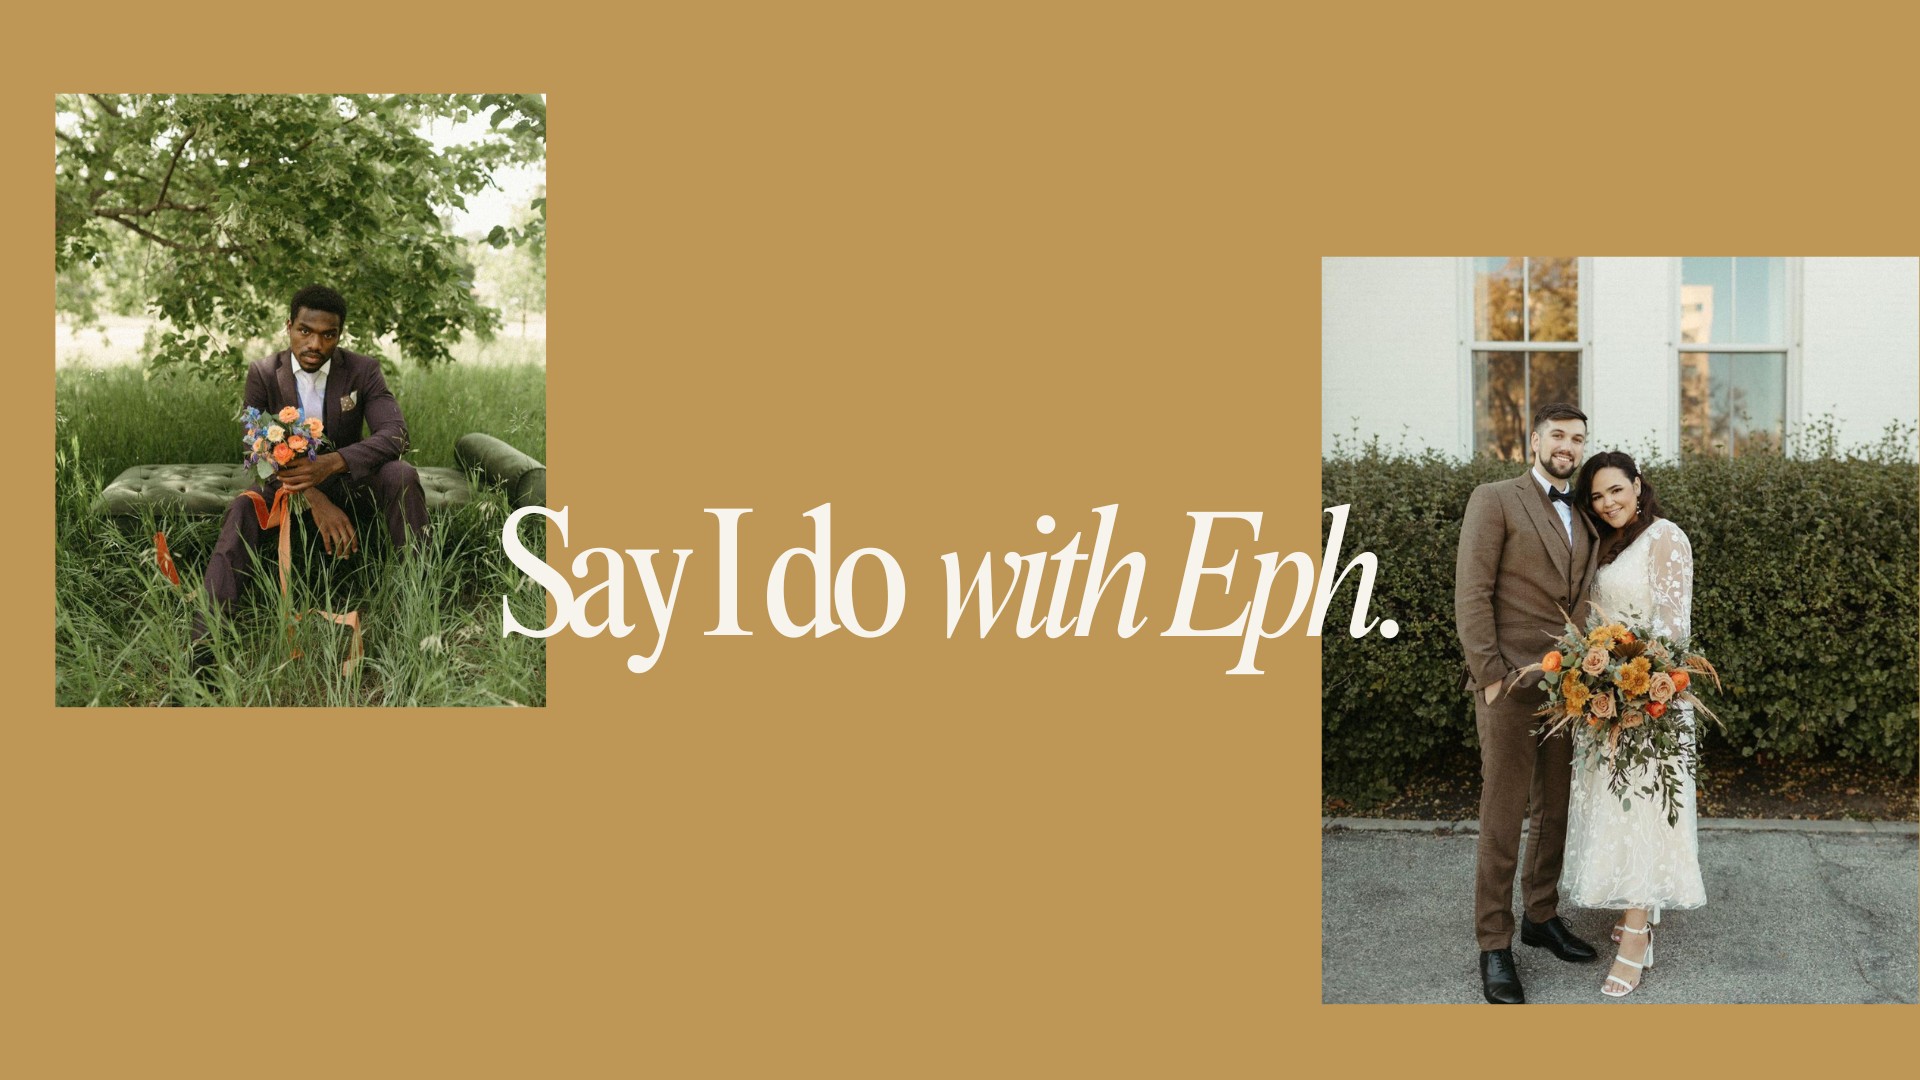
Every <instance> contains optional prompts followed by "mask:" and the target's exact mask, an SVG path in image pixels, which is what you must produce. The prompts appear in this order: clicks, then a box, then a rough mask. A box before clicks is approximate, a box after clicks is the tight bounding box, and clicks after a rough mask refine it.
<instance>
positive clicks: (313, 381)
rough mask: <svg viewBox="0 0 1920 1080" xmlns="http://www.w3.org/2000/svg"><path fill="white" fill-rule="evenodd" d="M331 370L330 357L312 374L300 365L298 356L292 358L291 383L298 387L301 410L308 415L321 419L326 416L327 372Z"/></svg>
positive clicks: (331, 359)
mask: <svg viewBox="0 0 1920 1080" xmlns="http://www.w3.org/2000/svg"><path fill="white" fill-rule="evenodd" d="M332 370H333V358H332V357H328V358H327V362H326V363H324V364H321V365H320V370H319V371H316V372H313V373H312V374H308V372H307V369H306V368H303V367H301V366H300V358H299V357H298V356H295V357H294V358H293V384H294V385H295V386H296V387H299V389H300V411H301V412H303V413H306V414H307V415H308V416H318V417H320V418H322V419H323V420H324V419H325V418H326V415H327V412H326V403H327V372H329V371H332Z"/></svg>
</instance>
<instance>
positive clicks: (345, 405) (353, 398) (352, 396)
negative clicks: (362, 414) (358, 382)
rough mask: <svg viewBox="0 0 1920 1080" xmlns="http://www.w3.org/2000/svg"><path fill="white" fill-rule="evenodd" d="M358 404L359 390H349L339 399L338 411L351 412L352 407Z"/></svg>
mask: <svg viewBox="0 0 1920 1080" xmlns="http://www.w3.org/2000/svg"><path fill="white" fill-rule="evenodd" d="M358 404H360V391H358V390H354V391H351V392H349V393H348V394H347V396H346V397H343V398H341V399H340V411H341V412H352V411H353V407H354V406H355V405H358Z"/></svg>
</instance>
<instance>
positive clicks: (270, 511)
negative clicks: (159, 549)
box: [163, 487, 361, 675]
mask: <svg viewBox="0 0 1920 1080" xmlns="http://www.w3.org/2000/svg"><path fill="white" fill-rule="evenodd" d="M244 494H245V495H246V496H247V498H249V499H252V500H253V516H254V518H255V519H256V520H258V521H259V522H260V528H261V529H263V530H264V529H274V528H277V529H279V530H280V595H281V597H282V598H285V597H286V595H287V571H288V569H290V568H291V567H292V566H293V529H292V528H291V527H290V526H291V525H292V519H293V502H292V496H293V493H292V492H290V491H288V490H287V489H286V488H284V487H283V488H280V489H279V490H278V491H275V492H274V493H273V505H271V506H269V505H267V500H266V499H265V498H264V497H263V496H262V495H261V494H260V493H259V492H257V491H255V490H253V489H252V488H248V489H247V490H246V491H245V493H244ZM163 557H164V556H163ZM307 615H318V616H320V617H321V618H323V619H326V620H328V621H329V622H332V623H334V624H335V625H337V626H344V627H346V628H347V629H349V630H351V631H353V644H352V645H351V646H350V647H349V648H348V649H347V659H346V662H345V663H343V664H341V665H340V674H342V675H350V674H352V673H353V665H355V664H357V663H359V662H360V656H361V647H360V613H359V612H358V611H349V612H347V613H345V614H343V615H342V614H335V613H334V612H331V611H322V610H321V609H319V608H308V609H307V610H306V611H305V612H304V613H302V614H299V615H295V616H294V617H293V621H294V622H299V621H300V620H301V619H303V618H305V617H306V616H307ZM293 631H294V628H293V627H291V626H289V627H287V649H288V650H289V654H290V656H289V658H290V659H293V660H298V659H300V658H301V657H302V656H304V655H306V654H304V653H302V652H301V651H300V647H299V646H298V645H296V644H294V640H293Z"/></svg>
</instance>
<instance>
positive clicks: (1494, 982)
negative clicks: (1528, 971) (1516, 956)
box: [1480, 949, 1527, 1005]
mask: <svg viewBox="0 0 1920 1080" xmlns="http://www.w3.org/2000/svg"><path fill="white" fill-rule="evenodd" d="M1480 988H1481V990H1482V991H1483V992H1485V993H1486V995H1487V1004H1489V1005H1525V1004H1526V1003H1527V994H1526V991H1524V990H1522V989H1520V969H1519V968H1516V967H1514V966H1513V950H1512V949H1489V950H1487V951H1486V952H1483V953H1481V954H1480Z"/></svg>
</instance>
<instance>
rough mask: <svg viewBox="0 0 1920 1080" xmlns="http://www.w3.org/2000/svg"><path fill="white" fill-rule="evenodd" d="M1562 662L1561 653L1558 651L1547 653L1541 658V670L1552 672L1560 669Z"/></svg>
mask: <svg viewBox="0 0 1920 1080" xmlns="http://www.w3.org/2000/svg"><path fill="white" fill-rule="evenodd" d="M1560 663H1561V660H1560V654H1559V653H1557V652H1550V653H1548V654H1547V655H1545V656H1543V657H1541V658H1540V670H1541V671H1544V672H1547V673H1548V674H1552V673H1553V672H1556V671H1559V670H1560Z"/></svg>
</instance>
